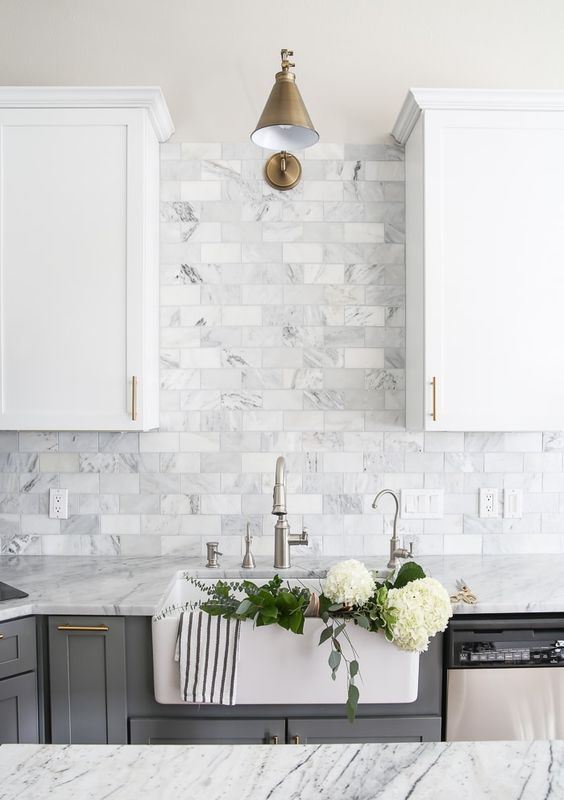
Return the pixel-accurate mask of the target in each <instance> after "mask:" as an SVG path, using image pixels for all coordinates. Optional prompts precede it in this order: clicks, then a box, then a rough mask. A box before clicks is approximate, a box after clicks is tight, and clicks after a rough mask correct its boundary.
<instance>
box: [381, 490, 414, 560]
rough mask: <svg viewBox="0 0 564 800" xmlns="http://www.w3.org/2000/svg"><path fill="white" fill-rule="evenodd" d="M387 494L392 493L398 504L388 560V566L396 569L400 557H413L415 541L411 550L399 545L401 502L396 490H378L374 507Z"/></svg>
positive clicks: (411, 545)
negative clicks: (398, 528) (398, 531)
mask: <svg viewBox="0 0 564 800" xmlns="http://www.w3.org/2000/svg"><path fill="white" fill-rule="evenodd" d="M385 494H389V495H391V496H392V497H393V498H394V503H395V504H396V513H395V514H394V523H393V528H392V538H391V539H390V560H389V561H388V567H390V569H395V568H396V566H397V563H398V562H397V559H398V558H411V556H412V555H413V542H412V543H411V544H410V546H409V550H405V548H403V547H398V535H397V527H398V516H399V510H400V504H399V500H398V496H397V494H396V492H392V490H391V489H382V491H380V492H378V494H377V495H376V497H375V498H374V502H373V503H372V508H376V506H377V505H378V500H379V499H380V498H381V497H382V496H383V495H385Z"/></svg>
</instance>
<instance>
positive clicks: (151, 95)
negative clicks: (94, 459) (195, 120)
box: [0, 88, 173, 431]
mask: <svg viewBox="0 0 564 800" xmlns="http://www.w3.org/2000/svg"><path fill="white" fill-rule="evenodd" d="M172 130H173V129H172V123H171V120H170V115H169V113H168V109H167V107H166V104H165V102H164V99H163V96H162V94H161V91H160V90H159V89H154V88H150V89H94V88H92V89H90V88H86V89H82V88H80V89H78V88H77V89H56V88H2V89H0V248H1V249H0V429H3V430H123V431H126V430H147V429H149V428H154V427H156V426H157V425H158V422H159V420H158V392H159V386H158V311H159V309H158V219H159V216H158V214H159V211H158V200H159V186H158V182H159V141H164V140H166V139H167V138H168V137H169V136H170V134H171V133H172Z"/></svg>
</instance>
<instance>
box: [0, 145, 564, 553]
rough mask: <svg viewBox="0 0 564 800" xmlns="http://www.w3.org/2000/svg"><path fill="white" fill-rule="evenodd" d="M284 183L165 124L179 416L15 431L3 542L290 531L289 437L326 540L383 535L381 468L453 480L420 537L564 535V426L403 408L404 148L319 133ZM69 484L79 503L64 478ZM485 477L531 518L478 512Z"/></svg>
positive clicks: (340, 548)
mask: <svg viewBox="0 0 564 800" xmlns="http://www.w3.org/2000/svg"><path fill="white" fill-rule="evenodd" d="M302 163H303V181H302V182H301V184H300V185H298V186H297V187H296V188H295V189H294V190H292V191H290V192H284V193H278V192H275V191H274V190H272V189H270V188H269V187H268V185H267V184H266V183H265V182H264V181H263V179H262V170H263V164H264V157H263V154H261V152H260V151H259V150H258V149H257V148H256V147H255V146H254V145H252V144H249V143H246V144H236V143H235V144H229V143H228V144H223V145H222V144H218V143H203V144H193V143H185V144H167V145H164V146H163V148H162V160H161V168H162V194H161V199H162V202H161V354H160V357H161V425H160V429H159V430H158V431H154V432H148V433H141V434H135V433H96V432H91V433H68V432H61V433H56V432H46V433H43V432H38V433H34V432H21V433H19V434H18V433H12V432H3V433H0V545H1V551H2V552H3V553H24V554H37V553H45V554H85V555H87V554H112V555H114V554H120V553H123V554H126V555H132V554H143V555H158V554H161V553H163V554H178V555H179V557H181V556H183V555H200V554H202V553H203V551H204V549H205V548H204V542H205V541H206V540H207V539H210V538H213V539H218V540H219V542H220V549H221V550H222V552H224V553H226V554H238V553H240V551H241V536H242V535H243V533H244V530H245V524H246V522H247V521H248V522H250V524H251V529H252V532H253V535H254V536H255V540H254V550H255V552H256V553H258V554H269V553H271V552H272V549H273V539H272V530H273V523H274V519H273V517H272V515H271V513H270V512H271V503H272V484H273V473H274V465H275V461H276V457H277V456H278V455H279V454H281V453H283V454H284V455H285V456H286V458H287V464H288V507H289V511H290V520H291V523H292V525H293V526H294V527H295V528H296V529H298V528H299V527H300V526H302V525H305V526H307V527H308V528H309V531H310V542H311V546H310V549H309V551H308V552H310V553H314V554H321V553H323V554H324V555H327V556H340V555H358V556H361V555H363V554H365V555H370V556H374V555H376V556H378V555H381V556H385V554H386V552H387V549H388V537H389V535H390V531H391V522H392V517H391V511H392V507H391V505H385V504H382V511H381V512H380V511H379V512H375V511H373V510H372V508H371V503H372V500H373V498H374V495H375V493H376V492H377V491H378V490H379V489H381V488H383V487H388V488H392V489H402V488H422V487H424V488H442V489H444V492H445V496H444V512H445V513H444V518H443V519H430V520H408V521H406V520H402V521H401V523H400V531H401V533H402V534H404V535H405V536H406V538H407V539H413V541H414V547H415V552H418V553H425V554H434V553H443V552H444V553H449V554H458V553H460V554H462V553H480V552H484V553H497V552H516V553H526V552H546V553H555V552H562V551H563V550H564V471H563V461H562V457H563V453H564V433H562V432H546V433H544V434H543V433H488V434H480V433H466V434H465V433H428V434H422V433H411V432H408V431H406V430H405V427H404V407H405V374H404V369H405V350H404V325H405V270H404V162H403V152H402V150H401V149H400V148H398V147H397V146H395V145H393V144H389V145H373V146H371V145H365V146H359V145H342V144H319V145H317V146H316V147H314V148H312V149H311V150H308V151H307V152H306V153H304V154H303V161H302ZM56 486H60V487H62V488H66V489H68V490H69V519H68V520H60V521H59V520H50V519H49V518H48V514H47V510H48V492H49V489H50V488H51V487H56ZM481 487H497V488H498V489H504V488H518V489H522V491H523V496H524V514H523V518H522V519H504V518H502V517H500V518H497V519H480V518H479V516H478V492H479V489H480V488H481Z"/></svg>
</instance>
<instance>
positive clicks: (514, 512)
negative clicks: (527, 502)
mask: <svg viewBox="0 0 564 800" xmlns="http://www.w3.org/2000/svg"><path fill="white" fill-rule="evenodd" d="M503 516H504V517H505V518H506V519H521V518H522V516H523V492H522V491H521V489H505V491H504V493H503Z"/></svg>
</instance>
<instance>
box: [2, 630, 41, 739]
mask: <svg viewBox="0 0 564 800" xmlns="http://www.w3.org/2000/svg"><path fill="white" fill-rule="evenodd" d="M36 670H37V648H36V636H35V618H34V617H24V618H22V619H15V620H11V621H8V622H0V744H9V743H18V744H21V743H24V742H25V743H31V744H34V743H35V742H38V741H39V713H38V712H39V708H38V703H37V672H36Z"/></svg>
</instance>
